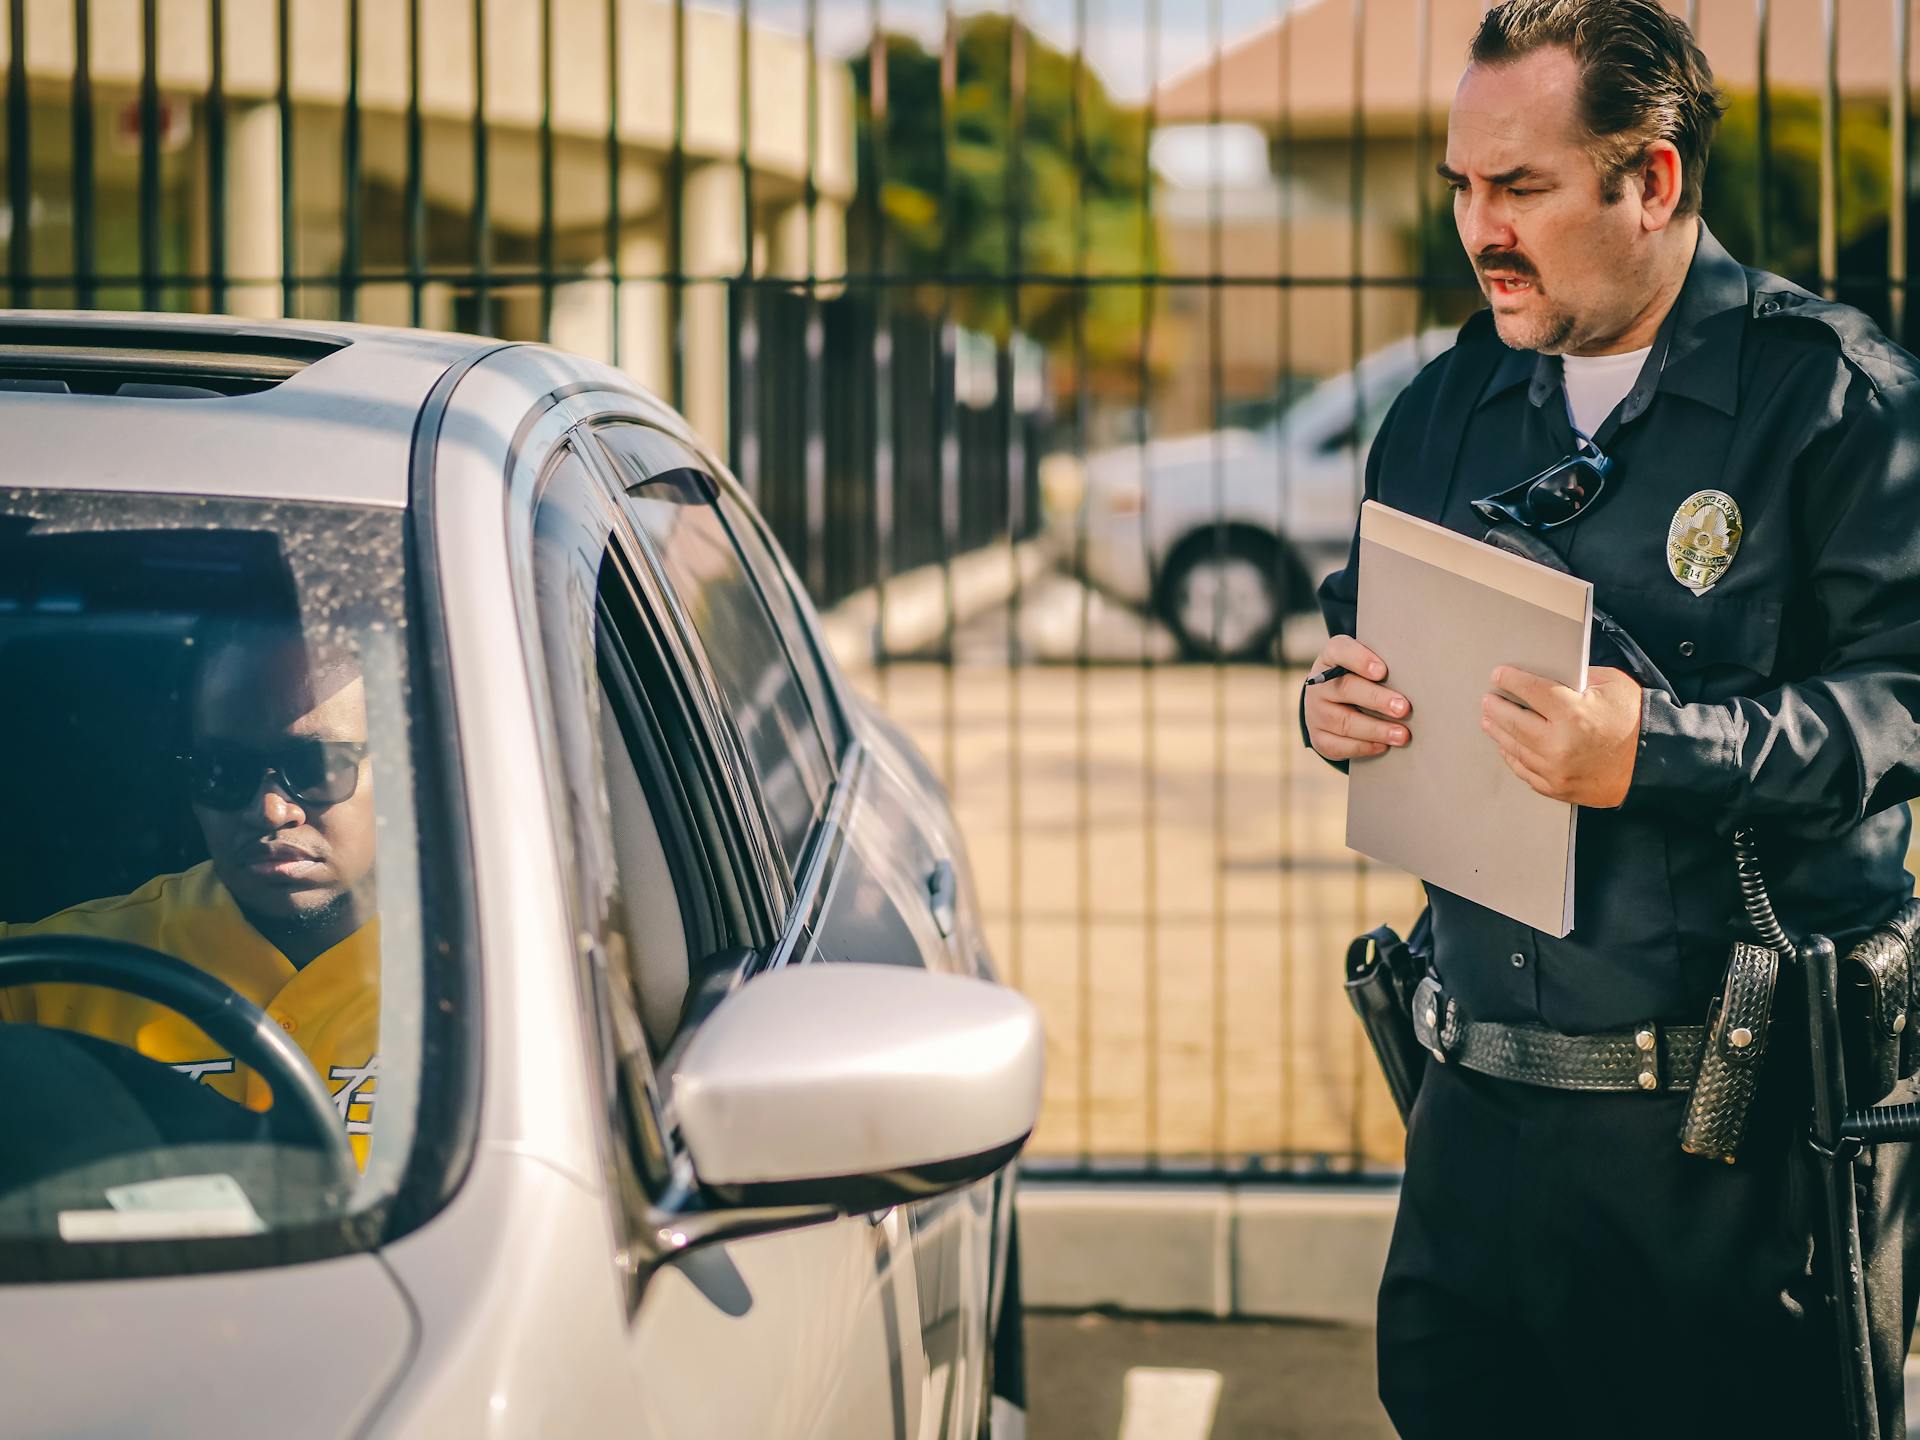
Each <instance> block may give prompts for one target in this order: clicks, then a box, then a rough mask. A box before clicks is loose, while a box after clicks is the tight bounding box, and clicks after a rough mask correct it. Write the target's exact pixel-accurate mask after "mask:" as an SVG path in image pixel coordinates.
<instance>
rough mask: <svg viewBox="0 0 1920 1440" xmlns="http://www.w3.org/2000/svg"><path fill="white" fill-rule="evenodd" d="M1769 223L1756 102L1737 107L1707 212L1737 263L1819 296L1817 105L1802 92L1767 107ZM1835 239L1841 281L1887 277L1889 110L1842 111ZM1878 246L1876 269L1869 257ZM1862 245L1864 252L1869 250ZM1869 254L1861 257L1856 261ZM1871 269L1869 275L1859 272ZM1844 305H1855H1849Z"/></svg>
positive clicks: (1712, 172)
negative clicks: (1843, 258) (1842, 258)
mask: <svg viewBox="0 0 1920 1440" xmlns="http://www.w3.org/2000/svg"><path fill="white" fill-rule="evenodd" d="M1767 121H1768V124H1767V132H1768V133H1767V147H1766V153H1767V164H1766V167H1765V176H1764V180H1765V185H1766V196H1765V204H1766V213H1765V217H1764V224H1763V219H1762V215H1761V201H1762V197H1761V193H1760V191H1761V184H1762V178H1763V177H1762V167H1761V164H1760V153H1761V152H1760V106H1759V103H1758V101H1757V99H1756V97H1755V96H1753V95H1751V94H1738V95H1734V96H1732V97H1730V103H1729V105H1728V107H1727V114H1726V118H1725V119H1723V120H1722V121H1721V123H1720V134H1719V136H1718V137H1717V138H1716V139H1715V141H1714V146H1713V154H1712V156H1711V157H1710V158H1709V160H1708V162H1707V178H1706V190H1705V195H1704V197H1703V201H1702V205H1701V212H1702V214H1703V215H1704V216H1705V217H1706V221H1707V223H1708V224H1709V225H1711V226H1712V227H1713V233H1714V234H1715V235H1716V236H1718V237H1719V239H1720V241H1721V243H1722V244H1724V245H1725V246H1726V247H1727V248H1728V249H1729V250H1730V251H1731V252H1732V253H1733V254H1734V255H1735V256H1737V257H1738V258H1739V259H1741V260H1743V261H1745V262H1746V263H1747V264H1749V265H1760V266H1764V267H1765V268H1767V269H1769V270H1773V271H1777V272H1778V273H1780V274H1782V275H1785V276H1787V277H1788V278H1789V279H1793V280H1796V281H1799V282H1800V283H1801V284H1803V285H1807V286H1810V287H1812V288H1815V289H1817V288H1818V286H1819V269H1820V264H1819V262H1820V100H1819V97H1818V96H1816V95H1812V94H1809V93H1806V92H1804V91H1779V90H1776V91H1774V92H1773V93H1772V94H1771V96H1770V97H1769V100H1768V116H1767ZM1839 148H1840V169H1839V180H1838V185H1837V187H1836V190H1837V200H1838V204H1837V206H1836V213H1837V221H1838V224H1837V230H1838V236H1839V242H1840V247H1841V250H1842V252H1843V254H1846V255H1847V256H1848V258H1849V259H1852V260H1854V261H1855V263H1854V264H1847V263H1843V264H1842V266H1841V271H1842V274H1843V275H1847V276H1848V277H1849V278H1852V279H1862V280H1869V281H1871V280H1879V281H1884V280H1885V277H1886V271H1887V267H1886V254H1885V250H1886V224H1887V202H1888V200H1889V198H1890V197H1891V194H1892V187H1891V185H1890V183H1889V176H1888V172H1887V156H1888V152H1889V133H1888V121H1887V107H1886V103H1885V102H1884V101H1880V100H1847V101H1843V102H1842V104H1841V108H1840V147H1839ZM1875 236H1877V237H1878V239H1879V249H1880V253H1879V256H1878V260H1877V264H1876V263H1875V262H1874V260H1873V257H1872V254H1871V251H1872V245H1871V241H1872V239H1873V237H1875ZM1863 242H1864V243H1863ZM1862 250H1864V251H1865V252H1867V253H1866V254H1864V255H1862V254H1860V253H1859V252H1860V251H1862ZM1862 260H1864V261H1865V262H1866V263H1867V265H1868V266H1869V272H1870V273H1867V274H1860V273H1859V271H1858V269H1857V265H1858V263H1859V262H1860V261H1862ZM1843 298H1845V299H1848V300H1853V299H1854V297H1853V296H1851V295H1848V296H1844V297H1843Z"/></svg>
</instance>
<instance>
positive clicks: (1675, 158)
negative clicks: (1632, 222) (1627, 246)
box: [1623, 140, 1683, 234]
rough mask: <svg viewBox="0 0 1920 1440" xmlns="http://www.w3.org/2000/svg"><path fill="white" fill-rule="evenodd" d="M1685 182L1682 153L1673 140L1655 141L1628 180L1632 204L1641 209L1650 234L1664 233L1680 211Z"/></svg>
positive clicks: (1643, 227)
mask: <svg viewBox="0 0 1920 1440" xmlns="http://www.w3.org/2000/svg"><path fill="white" fill-rule="evenodd" d="M1682 179H1683V174H1682V170H1681V163H1680V152H1679V151H1678V150H1677V149H1675V148H1674V145H1673V142H1672V141H1671V140H1655V141H1654V142H1653V143H1652V144H1650V145H1648V146H1647V148H1646V151H1645V153H1644V154H1642V155H1641V157H1640V161H1639V163H1638V164H1637V165H1635V166H1634V168H1633V170H1632V171H1631V172H1629V174H1628V176H1627V187H1626V189H1627V193H1626V195H1625V196H1624V197H1623V198H1624V199H1625V200H1626V201H1627V202H1628V203H1633V202H1634V201H1635V200H1636V199H1637V200H1638V202H1639V205H1640V225H1641V228H1642V229H1644V230H1646V231H1647V233H1648V234H1652V233H1654V232H1656V231H1659V230H1664V229H1666V228H1667V225H1668V224H1669V223H1670V222H1671V221H1672V219H1673V217H1674V215H1675V213H1676V212H1677V211H1678V210H1679V209H1680V186H1681V181H1682Z"/></svg>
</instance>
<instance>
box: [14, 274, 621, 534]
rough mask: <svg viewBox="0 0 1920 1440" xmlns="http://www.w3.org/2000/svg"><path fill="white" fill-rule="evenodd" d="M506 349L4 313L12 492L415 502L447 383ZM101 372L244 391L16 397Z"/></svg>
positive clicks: (192, 319) (257, 324) (181, 318)
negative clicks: (421, 444)
mask: <svg viewBox="0 0 1920 1440" xmlns="http://www.w3.org/2000/svg"><path fill="white" fill-rule="evenodd" d="M501 343H502V342H500V341H498V340H489V339H485V338H483V337H480V336H474V335H450V334H439V333H434V332H430V331H420V330H404V329H396V328H389V327H384V326H374V325H349V324H334V323H332V322H321V321H298V320H293V321H288V320H252V319H247V318H244V317H236V316H217V315H214V316H209V315H170V314H133V313H110V312H103V311H44V310H0V454H4V455H5V456H6V457H7V458H6V462H5V464H4V466H0V484H4V485H6V486H8V487H25V488H59V489H86V490H115V491H134V492H145V493H181V494H196V495H237V496H255V497H261V498H268V499H305V500H320V501H335V502H346V503H360V504H372V505H385V506H404V505H405V504H406V502H407V484H408V470H409V464H408V462H409V457H410V453H411V448H412V443H413V433H414V426H415V422H416V420H417V419H418V417H419V413H420V410H421V407H422V406H423V405H424V404H425V403H426V401H427V398H428V396H429V395H430V394H431V393H432V391H433V387H434V385H435V384H436V383H437V382H438V381H439V380H440V378H441V377H442V376H443V375H445V374H446V373H447V371H448V370H449V369H451V368H452V367H453V366H455V365H457V364H459V363H460V362H461V361H463V360H465V359H467V358H469V357H471V356H477V355H480V354H484V353H485V352H486V351H488V350H491V349H494V348H497V347H499V346H500V345H501ZM583 364H587V365H588V366H589V368H590V369H593V370H598V369H600V368H601V367H598V366H594V365H592V364H591V362H583ZM69 366H71V367H72V369H71V371H67V367H69ZM89 370H91V371H93V372H96V373H97V372H100V371H109V372H111V373H113V374H118V373H121V372H122V371H124V372H125V373H129V374H135V375H141V376H145V377H148V378H151V377H152V376H154V375H158V376H160V377H161V378H162V379H165V380H170V381H177V382H178V386H185V387H196V386H199V385H210V386H214V387H224V388H229V389H235V390H238V391H239V393H222V394H219V395H215V396H204V397H201V398H176V397H175V396H172V395H168V394H167V390H168V386H166V385H155V384H151V383H143V384H142V385H141V387H140V388H141V389H143V390H144V391H145V392H146V393H138V394H127V393H118V394H114V393H107V394H91V393H45V392H44V391H37V390H23V389H18V388H5V382H6V377H8V376H10V375H11V376H14V377H19V376H22V375H24V376H27V377H33V376H36V375H45V374H48V373H52V372H66V373H74V374H82V373H88V371H89ZM12 383H13V384H15V385H19V384H41V385H49V384H51V385H54V386H58V385H60V384H62V382H47V381H44V380H35V379H32V378H27V379H15V380H14V381H13V382H12ZM627 383H628V384H629V385H630V384H631V382H627ZM187 393H191V391H190V390H189V391H188V392H187ZM530 398H531V397H530Z"/></svg>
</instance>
